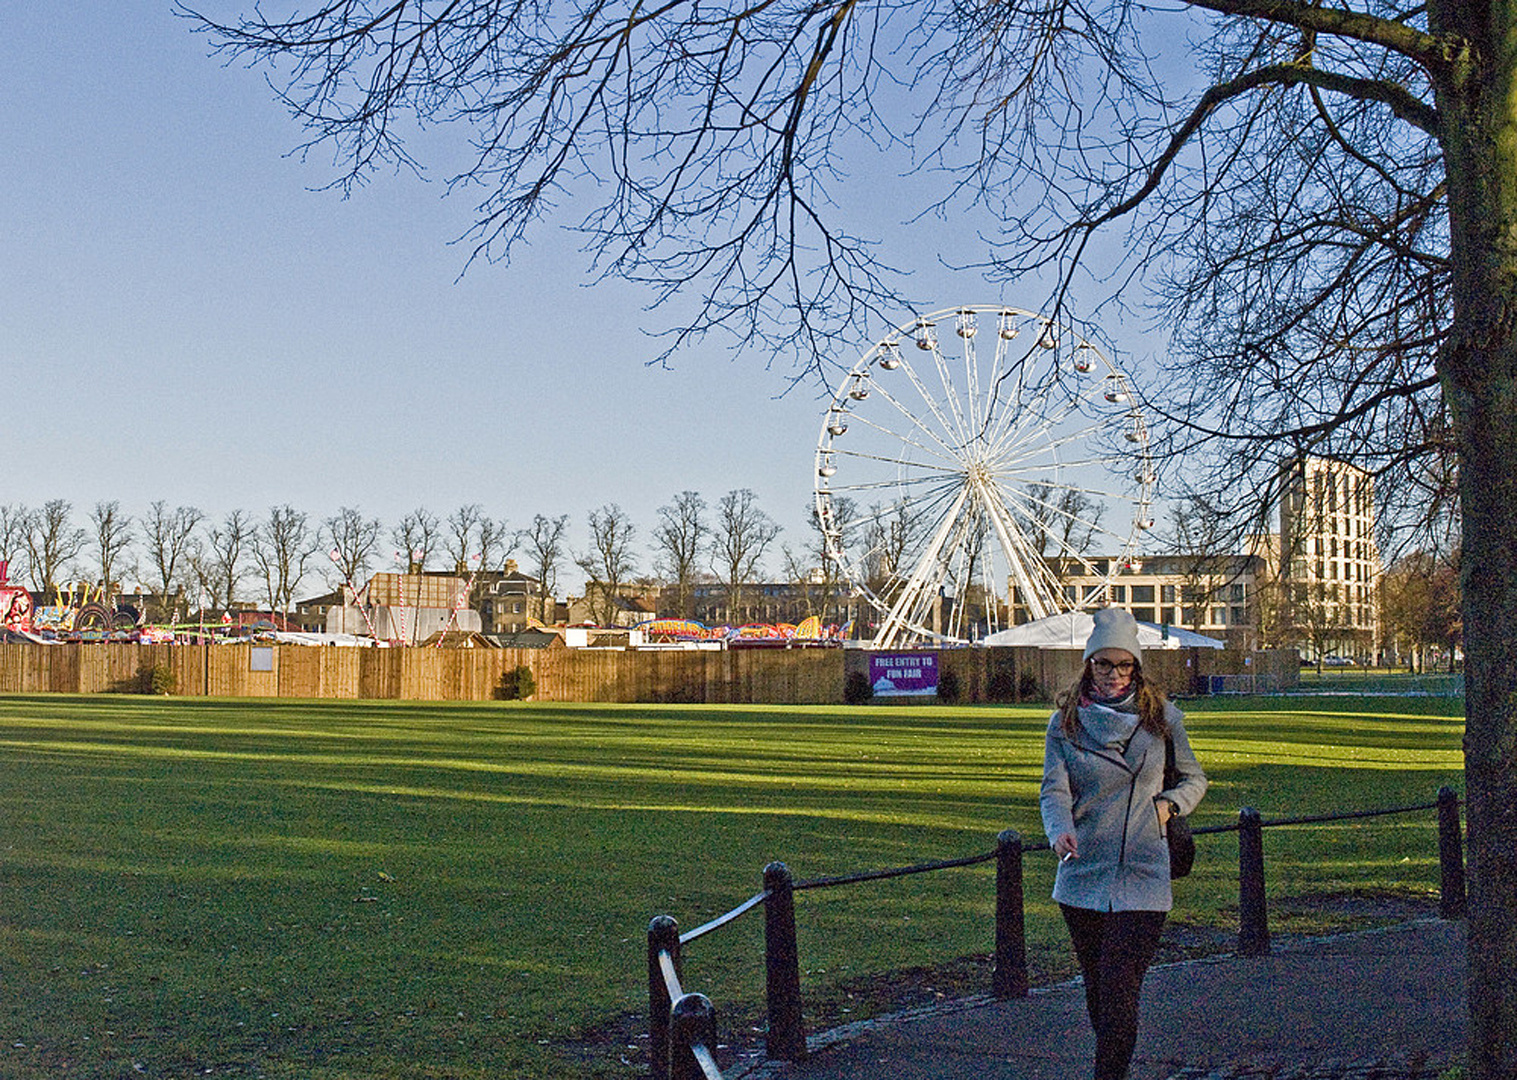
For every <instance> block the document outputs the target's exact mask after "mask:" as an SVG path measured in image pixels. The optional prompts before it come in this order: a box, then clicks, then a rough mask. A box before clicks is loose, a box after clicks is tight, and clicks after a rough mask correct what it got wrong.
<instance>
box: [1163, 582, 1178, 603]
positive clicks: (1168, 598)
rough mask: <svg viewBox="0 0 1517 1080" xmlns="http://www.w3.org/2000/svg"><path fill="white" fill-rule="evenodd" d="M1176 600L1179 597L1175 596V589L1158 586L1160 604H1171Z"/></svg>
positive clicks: (1169, 586) (1170, 586)
mask: <svg viewBox="0 0 1517 1080" xmlns="http://www.w3.org/2000/svg"><path fill="white" fill-rule="evenodd" d="M1177 599H1179V597H1177V596H1176V595H1175V587H1174V586H1173V585H1160V586H1159V600H1160V601H1161V602H1162V603H1165V604H1173V603H1174V602H1175V601H1176V600H1177Z"/></svg>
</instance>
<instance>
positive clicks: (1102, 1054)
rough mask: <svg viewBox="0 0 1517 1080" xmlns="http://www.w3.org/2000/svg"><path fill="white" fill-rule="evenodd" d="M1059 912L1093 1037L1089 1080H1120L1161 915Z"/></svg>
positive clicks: (1132, 1042)
mask: <svg viewBox="0 0 1517 1080" xmlns="http://www.w3.org/2000/svg"><path fill="white" fill-rule="evenodd" d="M1059 908H1060V910H1062V911H1063V912H1064V921H1065V923H1066V924H1068V926H1069V936H1070V938H1071V939H1073V941H1074V945H1075V955H1076V956H1077V957H1079V959H1080V971H1081V972H1082V973H1083V974H1084V976H1085V1008H1086V1010H1087V1011H1088V1012H1089V1013H1090V1026H1091V1027H1093V1028H1094V1029H1095V1032H1096V1075H1095V1080H1120V1078H1121V1077H1122V1076H1124V1075H1126V1073H1127V1066H1128V1063H1129V1062H1131V1061H1132V1052H1133V1047H1134V1046H1135V1045H1136V1044H1137V1041H1138V991H1139V990H1141V989H1142V987H1143V976H1144V974H1145V973H1146V972H1147V971H1148V965H1149V964H1150V963H1151V962H1152V961H1153V958H1154V952H1155V951H1156V950H1157V949H1158V947H1159V933H1160V932H1161V931H1162V930H1163V929H1164V912H1162V911H1090V910H1087V909H1085V908H1076V907H1067V906H1066V905H1064V904H1060V905H1059Z"/></svg>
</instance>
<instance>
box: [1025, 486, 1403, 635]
mask: <svg viewBox="0 0 1517 1080" xmlns="http://www.w3.org/2000/svg"><path fill="white" fill-rule="evenodd" d="M1286 468H1287V472H1286V484H1285V487H1284V494H1283V497H1282V499H1281V503H1280V507H1279V531H1278V533H1275V534H1270V535H1261V536H1254V537H1251V538H1249V540H1248V542H1247V544H1246V551H1245V552H1244V553H1211V552H1202V553H1196V554H1174V553H1162V554H1154V555H1146V556H1144V557H1143V558H1142V559H1139V560H1135V561H1133V562H1132V563H1131V564H1129V565H1128V566H1125V567H1122V568H1121V569H1120V571H1119V573H1117V574H1116V575H1115V576H1111V575H1110V571H1111V570H1112V560H1111V559H1110V558H1094V559H1090V560H1089V561H1088V562H1081V561H1079V560H1076V559H1059V560H1056V561H1054V562H1053V563H1052V564H1051V566H1052V569H1053V570H1054V572H1055V573H1056V574H1057V575H1058V576H1059V579H1060V582H1061V584H1062V586H1063V588H1064V595H1065V599H1066V600H1067V601H1069V602H1070V603H1071V604H1077V603H1080V602H1081V600H1082V599H1083V600H1084V602H1085V605H1086V606H1088V607H1099V606H1104V605H1110V606H1114V607H1123V608H1127V609H1128V610H1129V611H1131V612H1132V613H1133V617H1134V618H1136V619H1138V620H1139V621H1142V622H1150V623H1156V624H1159V625H1161V626H1164V625H1168V626H1179V627H1183V628H1185V629H1187V630H1194V631H1196V632H1198V633H1202V634H1206V635H1207V636H1209V637H1218V638H1222V639H1224V640H1226V641H1227V642H1228V644H1229V645H1231V646H1234V647H1237V648H1241V649H1254V648H1259V647H1261V646H1268V645H1296V646H1298V647H1300V648H1302V650H1303V652H1304V653H1305V654H1306V655H1308V656H1312V657H1316V656H1321V655H1326V654H1332V653H1342V654H1345V655H1352V654H1355V653H1367V652H1369V651H1370V648H1371V646H1372V643H1373V641H1374V638H1375V633H1376V629H1377V622H1378V611H1379V604H1378V602H1377V595H1376V594H1377V589H1378V582H1379V577H1380V555H1379V551H1378V549H1377V548H1376V546H1375V540H1374V531H1375V499H1374V479H1373V478H1372V477H1371V476H1370V475H1369V474H1368V473H1366V472H1365V471H1364V470H1363V469H1360V468H1358V467H1356V466H1354V465H1350V464H1348V463H1346V462H1342V461H1336V460H1333V459H1330V458H1320V457H1305V458H1301V459H1299V460H1297V461H1294V462H1292V463H1290V464H1288V465H1287V466H1286ZM1028 618H1029V616H1028V613H1027V611H1026V609H1025V608H1020V607H1019V608H1018V609H1017V612H1016V621H1018V622H1025V621H1026V620H1027V619H1028Z"/></svg>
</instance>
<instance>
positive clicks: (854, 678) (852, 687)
mask: <svg viewBox="0 0 1517 1080" xmlns="http://www.w3.org/2000/svg"><path fill="white" fill-rule="evenodd" d="M843 700H844V701H845V702H847V703H848V704H849V705H864V704H867V703H868V702H870V701H873V700H874V687H873V686H870V685H869V676H868V675H865V674H864V673H863V672H862V671H850V672H849V673H848V675H847V676H846V677H845V678H844V679H843Z"/></svg>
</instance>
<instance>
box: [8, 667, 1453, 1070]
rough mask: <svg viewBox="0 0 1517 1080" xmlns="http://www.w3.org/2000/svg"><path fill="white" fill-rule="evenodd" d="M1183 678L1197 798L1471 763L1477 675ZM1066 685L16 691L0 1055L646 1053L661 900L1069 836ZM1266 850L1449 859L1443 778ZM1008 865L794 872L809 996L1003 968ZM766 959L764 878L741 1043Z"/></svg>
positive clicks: (72, 1061) (1432, 876)
mask: <svg viewBox="0 0 1517 1080" xmlns="http://www.w3.org/2000/svg"><path fill="white" fill-rule="evenodd" d="M1187 708H1188V712H1189V713H1190V717H1191V719H1190V724H1189V726H1190V728H1191V730H1192V735H1193V741H1194V742H1195V744H1196V747H1197V751H1198V753H1199V754H1200V757H1201V759H1202V762H1203V764H1204V765H1205V766H1206V768H1207V770H1208V773H1209V774H1210V776H1211V778H1212V781H1213V787H1212V791H1211V794H1210V795H1209V796H1208V798H1207V801H1206V803H1204V804H1203V806H1202V809H1201V810H1200V811H1199V812H1198V814H1197V815H1196V819H1195V820H1196V823H1197V824H1198V825H1204V824H1214V823H1221V822H1225V821H1232V820H1235V819H1236V814H1237V810H1238V808H1239V807H1240V806H1243V805H1253V806H1256V807H1258V808H1259V809H1260V810H1261V811H1263V813H1264V815H1265V817H1266V819H1268V818H1270V817H1272V816H1273V817H1280V816H1290V815H1296V814H1309V813H1324V812H1331V811H1335V810H1340V809H1363V808H1371V807H1377V806H1384V805H1394V804H1401V803H1406V802H1420V801H1424V800H1431V799H1432V798H1433V795H1434V792H1435V791H1436V789H1437V788H1438V786H1439V785H1441V784H1451V785H1453V786H1454V787H1455V788H1456V789H1462V777H1461V772H1460V770H1461V756H1460V738H1461V736H1462V733H1463V721H1462V717H1461V716H1460V710H1461V709H1462V702H1461V701H1460V700H1458V699H1447V698H1442V699H1440V698H1413V699H1393V698H1352V697H1331V698H1328V697H1324V698H1299V697H1298V698H1291V699H1241V698H1240V699H1227V700H1220V701H1205V702H1193V703H1190V704H1189V705H1188V707H1187ZM1046 716H1047V711H1046V708H1041V707H983V708H939V707H865V708H846V707H842V706H839V707H814V708H779V707H747V708H739V707H721V708H710V707H693V706H692V707H676V706H668V707H657V708H655V707H643V706H599V705H595V706H592V705H538V704H520V703H489V704H457V705H454V704H416V703H393V702H304V701H300V702H291V701H257V702H254V701H205V700H165V699H150V698H133V697H116V696H91V697H67V696H46V697H40V696H39V697H10V698H0V1076H5V1077H7V1078H11V1080H41V1078H43V1077H47V1078H49V1080H53V1078H57V1077H89V1078H114V1077H122V1078H133V1080H136V1078H138V1077H142V1076H144V1075H145V1076H149V1077H175V1078H177V1077H190V1076H245V1077H253V1076H262V1077H268V1078H271V1080H273V1078H296V1077H299V1078H302V1080H304V1078H310V1080H338V1078H341V1080H360V1078H362V1080H380V1078H384V1080H421V1078H429V1080H442V1078H459V1080H463V1078H486V1077H488V1078H490V1080H502V1078H520V1080H546V1078H549V1077H564V1076H570V1075H573V1076H589V1077H623V1076H633V1075H641V1074H642V1072H643V1071H644V1070H645V1069H646V1062H645V1058H644V1056H643V1046H644V1044H643V1043H642V1042H641V1041H640V1040H639V1039H638V1038H637V1035H638V1033H640V1032H642V1031H645V1030H646V1019H645V1018H644V1016H643V1013H644V1012H645V1011H646V985H645V979H646V968H645V960H644V952H645V942H646V929H647V925H648V920H649V918H650V917H651V916H653V915H655V914H660V913H664V914H670V915H673V916H675V917H676V918H677V919H678V920H679V921H680V924H681V925H682V926H683V927H685V928H690V927H693V926H695V925H697V924H699V923H701V922H703V921H705V920H706V919H708V918H710V917H711V916H713V915H716V914H718V913H720V912H722V911H725V910H727V909H728V908H730V907H733V906H734V905H736V904H737V903H739V902H740V901H742V900H744V899H746V898H747V897H748V896H750V895H752V894H753V893H754V892H756V891H757V890H758V888H759V886H760V875H761V871H762V868H763V866H764V864H765V863H767V862H769V861H770V860H772V859H782V860H784V861H785V862H786V863H788V864H789V865H790V867H791V869H792V870H793V872H794V873H795V875H796V877H797V878H798V879H807V878H816V877H823V876H829V875H833V874H840V873H848V872H851V871H856V870H861V869H878V868H883V867H890V866H900V865H907V864H912V863H917V862H923V861H928V860H933V859H939V858H953V857H958V856H963V855H971V854H976V853H978V852H982V851H989V850H990V849H991V848H992V847H993V845H994V838H995V835H996V833H997V832H998V831H1000V830H1001V829H1004V828H1008V827H1010V828H1015V829H1018V830H1020V831H1021V832H1022V833H1023V834H1024V835H1025V836H1027V837H1028V838H1029V839H1030V840H1035V839H1040V838H1041V832H1040V827H1039V823H1038V814H1037V805H1036V803H1037V786H1038V779H1039V775H1040V770H1041V756H1042V743H1043V729H1044V725H1045V723H1046ZM1265 849H1266V852H1267V856H1268V860H1269V873H1270V875H1271V876H1270V897H1271V903H1272V905H1274V904H1276V903H1277V902H1278V903H1279V910H1280V911H1281V912H1282V914H1281V915H1279V916H1277V915H1276V914H1275V909H1274V908H1273V907H1272V916H1271V917H1272V920H1274V921H1273V922H1272V927H1273V928H1275V929H1276V930H1279V931H1286V930H1290V929H1292V928H1295V927H1297V925H1298V924H1299V928H1301V929H1316V928H1322V927H1326V926H1330V925H1334V921H1333V920H1334V919H1335V918H1336V916H1335V915H1334V914H1333V913H1332V912H1331V911H1327V912H1326V913H1324V910H1320V909H1316V908H1311V907H1310V906H1309V905H1308V906H1306V907H1301V906H1299V905H1298V906H1296V907H1293V906H1292V904H1291V900H1292V899H1293V898H1310V897H1313V896H1319V895H1322V894H1325V893H1343V892H1347V891H1358V892H1360V893H1373V894H1377V895H1384V894H1393V895H1396V896H1404V897H1408V898H1411V899H1419V898H1421V899H1425V898H1426V897H1428V896H1429V895H1431V894H1433V893H1434V892H1435V890H1436V882H1437V844H1436V835H1435V829H1434V816H1433V814H1432V813H1431V812H1429V813H1427V814H1424V815H1416V816H1413V817H1395V818H1384V819H1373V820H1370V821H1365V822H1353V823H1344V824H1342V825H1333V826H1326V827H1320V828H1312V829H1306V828H1291V829H1278V830H1271V831H1269V832H1267V833H1266V837H1265ZM1236 853H1237V844H1236V839H1235V837H1234V836H1233V835H1231V834H1228V835H1224V836H1216V837H1203V838H1202V839H1201V854H1200V858H1199V859H1198V864H1197V870H1196V873H1195V874H1194V875H1193V876H1192V877H1191V878H1189V879H1187V880H1186V881H1185V882H1184V883H1182V885H1181V886H1180V888H1179V901H1178V907H1177V911H1176V914H1175V922H1176V923H1177V924H1179V925H1180V926H1181V927H1182V928H1194V929H1197V930H1205V929H1207V928H1220V929H1222V930H1230V929H1231V928H1234V927H1235V925H1236V921H1235V908H1236V885H1235V884H1234V880H1235V876H1234V875H1235V866H1236ZM1050 879H1051V864H1050V862H1049V859H1048V856H1047V855H1039V854H1033V855H1029V856H1028V860H1027V896H1028V933H1029V939H1030V948H1031V953H1032V962H1033V965H1034V968H1035V974H1037V975H1043V976H1046V977H1051V976H1053V975H1057V974H1059V973H1061V972H1064V971H1067V970H1068V968H1069V967H1070V961H1069V959H1068V946H1067V943H1066V941H1065V938H1064V933H1063V930H1062V926H1060V925H1058V924H1057V923H1056V913H1055V912H1054V909H1053V907H1052V904H1051V902H1050V901H1048V900H1047V895H1048V891H1049V888H1050ZM993 881H994V872H993V868H992V867H991V866H983V867H977V868H974V869H969V870H951V871H946V872H942V873H934V874H925V875H918V876H915V877H911V878H905V879H897V880H892V881H886V882H877V883H870V884H865V885H857V886H852V887H848V888H844V889H834V890H825V891H823V890H817V891H808V892H805V893H801V894H799V895H798V897H797V910H798V918H799V923H800V935H801V941H800V948H801V963H802V967H803V976H802V988H803V993H804V994H806V996H807V1009H808V1017H807V1023H808V1027H810V1028H811V1029H812V1030H816V1029H817V1028H819V1027H821V1026H824V1024H825V1023H827V1022H830V1021H833V1020H836V1019H841V1018H848V1017H851V1016H857V1015H860V1014H862V1013H863V1012H865V1011H868V1010H869V1009H871V1008H878V1007H880V995H879V993H878V991H879V988H880V985H881V984H882V983H888V984H899V985H907V984H910V985H912V986H914V987H917V988H918V989H920V990H921V992H923V993H925V994H928V995H929V996H930V995H932V994H934V993H940V992H943V990H941V989H938V987H939V986H941V987H944V988H946V989H947V990H949V991H954V992H957V991H959V990H961V989H963V988H964V985H970V984H966V983H964V982H963V980H964V979H966V978H967V979H969V980H971V983H975V984H976V985H971V986H970V988H971V989H974V990H983V989H985V988H986V985H987V983H986V982H985V980H988V973H987V971H986V969H984V966H983V960H982V958H983V956H984V954H986V953H988V952H989V950H990V945H991V940H992V936H993V930H992V923H991V918H992V909H993V891H994V884H993ZM1293 920H1294V921H1293ZM911 968H928V969H930V970H929V971H927V972H918V973H916V974H915V975H912V974H905V973H904V972H906V969H911ZM761 970H762V917H761V913H759V912H755V913H754V914H752V915H750V916H748V917H746V918H744V919H742V920H739V921H738V922H737V923H735V924H733V925H732V926H730V927H727V928H725V929H724V930H723V931H721V932H719V933H717V934H714V935H711V936H710V937H707V938H704V939H702V940H701V941H700V942H698V943H696V944H694V945H692V946H691V947H690V949H689V950H688V951H687V955H686V962H685V974H686V982H687V984H688V985H689V987H690V988H691V989H698V990H701V991H703V992H705V993H707V994H708V995H710V996H711V997H712V999H713V1000H714V1001H715V1003H716V1005H717V1008H718V1010H719V1013H718V1016H719V1021H720V1022H721V1023H722V1024H723V1027H724V1029H725V1030H726V1031H727V1033H728V1037H729V1039H730V1040H731V1041H732V1042H733V1043H734V1044H736V1043H738V1042H741V1041H743V1040H744V1039H745V1038H746V1039H750V1040H751V1039H752V1037H753V1033H752V1030H751V1029H752V1028H753V1027H754V1026H755V1025H756V1024H757V1022H758V1018H759V1016H760V1012H759V1005H758V1002H759V1001H760V999H761V977H762V976H761ZM966 973H967V974H966ZM882 976H889V978H888V979H882ZM956 979H957V980H959V981H958V982H955V980H956ZM885 997H886V998H888V997H889V995H888V994H886V995H885ZM849 1010H853V1011H852V1012H849Z"/></svg>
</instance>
